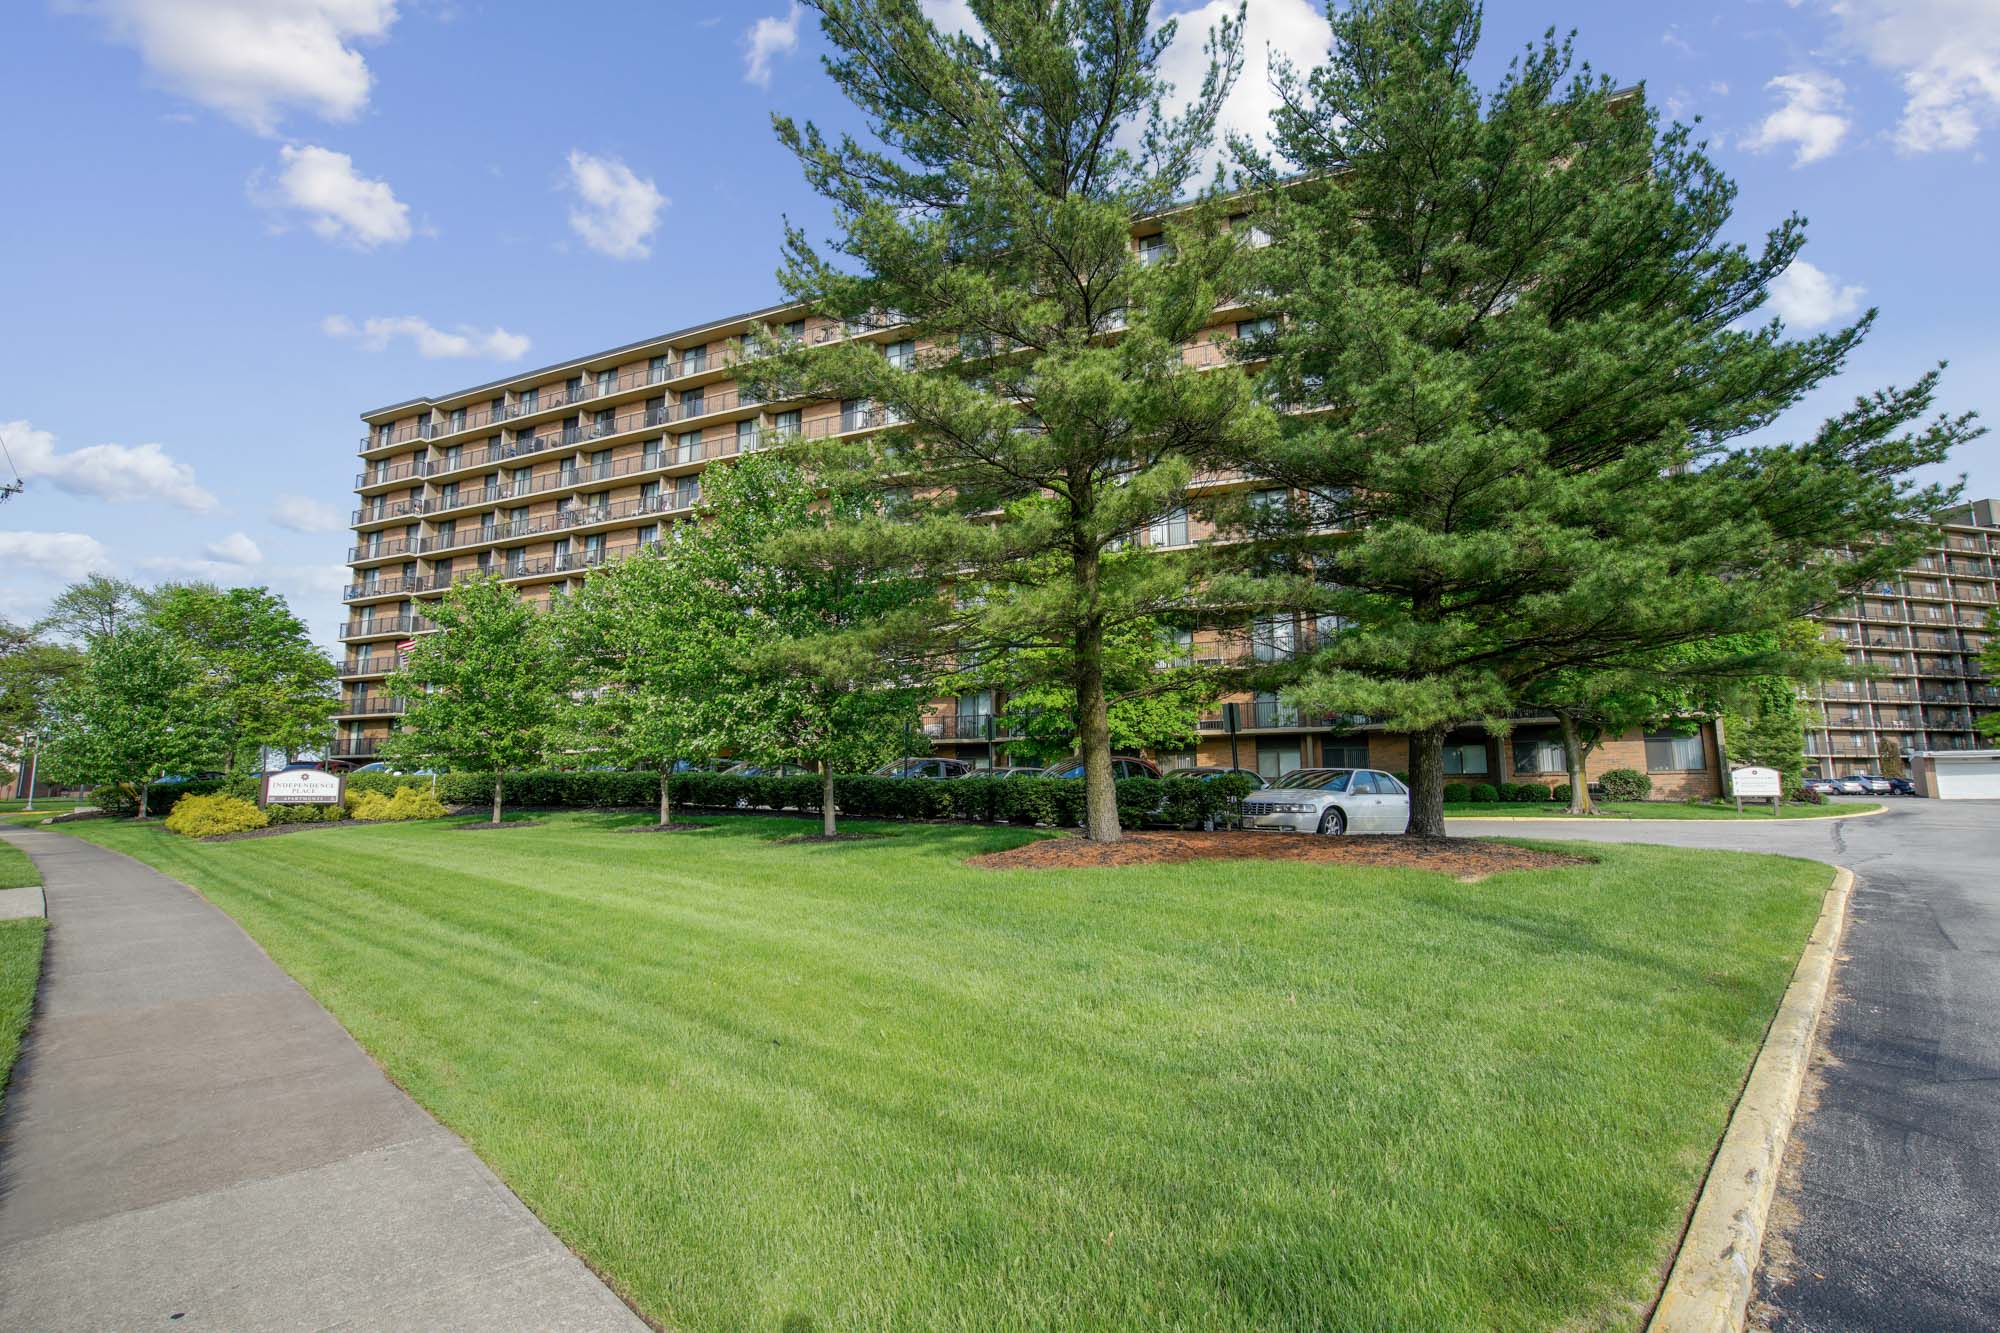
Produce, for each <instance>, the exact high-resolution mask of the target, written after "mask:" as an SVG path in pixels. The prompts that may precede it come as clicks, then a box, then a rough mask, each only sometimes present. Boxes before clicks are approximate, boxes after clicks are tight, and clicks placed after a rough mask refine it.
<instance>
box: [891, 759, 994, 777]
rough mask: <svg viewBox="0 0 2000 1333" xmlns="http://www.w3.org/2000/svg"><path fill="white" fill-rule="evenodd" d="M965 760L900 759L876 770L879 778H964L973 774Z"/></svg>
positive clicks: (970, 766)
mask: <svg viewBox="0 0 2000 1333" xmlns="http://www.w3.org/2000/svg"><path fill="white" fill-rule="evenodd" d="M972 771H973V770H972V765H971V764H968V763H966V762H965V761H964V760H963V759H938V758H935V757H933V758H925V759H898V760H896V761H895V762H894V763H888V764H884V765H882V767H880V768H878V769H876V770H875V774H874V775H875V776H876V777H878V778H962V777H964V776H965V775H966V774H968V773H970V772H972Z"/></svg>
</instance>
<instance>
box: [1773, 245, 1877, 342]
mask: <svg viewBox="0 0 2000 1333" xmlns="http://www.w3.org/2000/svg"><path fill="white" fill-rule="evenodd" d="M1867 294H1868V289H1867V288H1866V287H1854V286H1848V287H1843V286H1841V285H1840V283H1839V281H1838V280H1837V279H1835V278H1834V277H1833V276H1832V275H1831V274H1829V273H1826V272H1825V271H1823V270H1821V269H1820V268H1818V267H1817V266H1815V265H1813V264H1809V263H1807V262H1806V261H1805V260H1803V259H1794V260H1793V261H1792V262H1791V263H1790V264H1789V265H1787V266H1786V268H1785V271H1784V272H1783V273H1780V274H1779V275H1778V276H1777V277H1776V278H1773V279H1772V280H1771V309H1772V310H1774V311H1776V312H1777V315H1778V318H1780V319H1782V320H1784V321H1785V323H1786V325H1788V326H1789V327H1791V328H1793V329H1797V330H1800V331H1803V330H1807V329H1816V328H1820V327H1822V326H1824V325H1827V324H1831V323H1833V322H1834V321H1835V320H1838V319H1846V318H1847V317H1848V316H1849V315H1852V314H1853V313H1854V312H1855V311H1857V310H1859V309H1860V308H1861V298H1862V297H1863V296H1866V295H1867Z"/></svg>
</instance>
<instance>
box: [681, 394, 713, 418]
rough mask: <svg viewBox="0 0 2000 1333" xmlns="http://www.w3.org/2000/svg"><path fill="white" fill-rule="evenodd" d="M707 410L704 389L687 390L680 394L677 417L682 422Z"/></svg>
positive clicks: (706, 396) (706, 397)
mask: <svg viewBox="0 0 2000 1333" xmlns="http://www.w3.org/2000/svg"><path fill="white" fill-rule="evenodd" d="M707 410H708V393H707V391H706V390H704V389H689V390H687V391H686V392H684V393H682V394H681V406H680V412H679V413H678V414H677V415H679V417H680V419H681V420H682V421H686V420H687V419H688V418H689V417H698V416H700V415H701V414H702V413H703V412H706V411H707Z"/></svg>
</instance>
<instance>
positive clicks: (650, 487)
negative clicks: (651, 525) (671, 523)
mask: <svg viewBox="0 0 2000 1333" xmlns="http://www.w3.org/2000/svg"><path fill="white" fill-rule="evenodd" d="M659 501H660V483H659V482H657V481H649V482H647V483H646V484H645V485H643V486H641V487H640V488H639V507H640V509H642V510H645V509H651V508H653V507H654V506H655V505H657V504H658V503H659Z"/></svg>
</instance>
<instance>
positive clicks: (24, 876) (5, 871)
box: [0, 842, 42, 889]
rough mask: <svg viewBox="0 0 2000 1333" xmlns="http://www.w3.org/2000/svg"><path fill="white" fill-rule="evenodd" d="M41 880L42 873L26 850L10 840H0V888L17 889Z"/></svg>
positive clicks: (38, 882)
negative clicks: (29, 857)
mask: <svg viewBox="0 0 2000 1333" xmlns="http://www.w3.org/2000/svg"><path fill="white" fill-rule="evenodd" d="M41 882H42V874H41V872H40V871H39V870H36V869H35V863H34V862H33V861H30V860H29V859H28V854H27V853H26V852H24V851H22V850H21V849H20V848H19V847H16V846H15V845H14V844H13V843H11V842H0V889H19V888H24V887H26V886H27V885H30V884H40V883H41Z"/></svg>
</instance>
